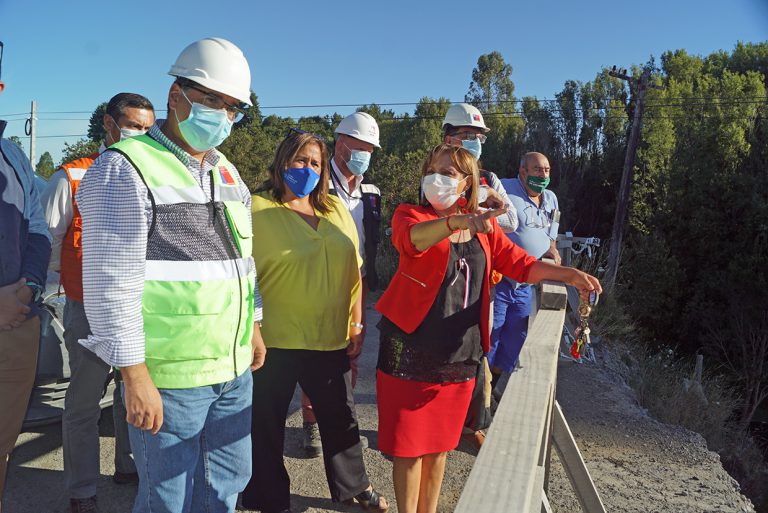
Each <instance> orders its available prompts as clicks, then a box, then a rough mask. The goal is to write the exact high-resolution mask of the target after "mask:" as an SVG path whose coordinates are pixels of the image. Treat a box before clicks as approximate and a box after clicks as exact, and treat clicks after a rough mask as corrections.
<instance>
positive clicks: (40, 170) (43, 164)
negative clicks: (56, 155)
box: [37, 151, 56, 179]
mask: <svg viewBox="0 0 768 513" xmlns="http://www.w3.org/2000/svg"><path fill="white" fill-rule="evenodd" d="M55 170H56V166H54V165H53V157H51V154H50V153H48V152H47V151H46V152H45V153H43V154H42V155H40V160H39V161H38V162H37V174H38V175H40V176H42V177H43V178H45V179H48V178H50V177H51V175H52V174H53V172H54V171H55Z"/></svg>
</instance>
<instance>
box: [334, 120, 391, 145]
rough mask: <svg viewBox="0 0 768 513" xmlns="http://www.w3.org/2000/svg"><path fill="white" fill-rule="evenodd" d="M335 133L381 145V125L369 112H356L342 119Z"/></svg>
mask: <svg viewBox="0 0 768 513" xmlns="http://www.w3.org/2000/svg"><path fill="white" fill-rule="evenodd" d="M333 133H334V134H346V135H348V136H350V137H354V138H355V139H360V140H361V141H365V142H367V143H371V144H373V145H374V146H376V147H377V148H381V146H379V125H378V124H377V123H376V120H375V119H373V116H371V115H370V114H368V113H367V112H355V113H354V114H350V115H349V116H347V117H346V118H344V119H342V120H341V122H340V123H339V126H337V127H336V130H334V132H333Z"/></svg>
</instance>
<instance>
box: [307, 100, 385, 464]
mask: <svg viewBox="0 0 768 513" xmlns="http://www.w3.org/2000/svg"><path fill="white" fill-rule="evenodd" d="M334 133H335V134H336V143H335V146H334V151H333V157H332V158H331V180H330V182H329V184H328V190H329V192H330V193H331V194H334V195H336V196H337V197H338V198H339V199H340V200H341V201H342V203H344V206H346V207H347V210H349V213H350V214H351V215H352V219H353V220H354V221H355V227H356V228H357V235H358V237H359V239H360V256H361V257H362V259H363V265H362V267H361V268H360V274H361V276H362V277H363V299H362V301H363V317H362V321H361V324H362V326H361V329H362V330H363V336H365V324H366V322H365V301H366V297H367V295H368V292H369V291H371V290H376V288H377V287H378V283H379V279H378V276H377V274H376V251H377V248H378V245H379V237H380V233H379V228H380V224H381V191H379V188H378V187H376V186H375V185H374V184H372V183H370V181H369V180H367V179H365V178H364V174H365V172H366V171H367V170H368V166H369V164H370V162H371V155H372V154H373V151H374V149H375V148H381V146H380V145H379V125H378V124H377V123H376V120H375V119H374V118H373V116H371V115H370V114H368V113H367V112H355V113H354V114H350V115H349V116H347V117H345V118H344V119H342V120H341V122H339V125H338V126H337V127H336V130H334ZM358 358H359V356H357V357H355V358H352V359H350V362H349V363H350V367H351V369H352V387H353V388H354V386H355V383H356V382H357V360H358ZM301 412H302V417H303V419H304V440H303V446H304V452H305V454H306V455H307V456H308V457H310V458H317V457H319V456H320V455H321V454H322V444H321V442H320V430H319V428H318V426H317V419H316V418H315V414H314V412H313V411H312V404H311V403H310V401H309V398H308V397H307V396H306V394H304V393H303V392H302V394H301ZM360 438H361V441H363V447H365V445H366V443H367V440H366V439H365V437H362V436H361V437H360Z"/></svg>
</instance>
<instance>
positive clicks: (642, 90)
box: [604, 66, 658, 289]
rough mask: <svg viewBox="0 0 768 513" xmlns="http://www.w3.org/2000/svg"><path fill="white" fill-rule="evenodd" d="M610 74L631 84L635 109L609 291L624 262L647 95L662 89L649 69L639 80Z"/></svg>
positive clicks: (618, 205) (607, 279)
mask: <svg viewBox="0 0 768 513" xmlns="http://www.w3.org/2000/svg"><path fill="white" fill-rule="evenodd" d="M608 74H609V75H610V76H612V77H615V78H620V79H622V80H626V81H627V83H628V84H629V92H630V95H631V96H630V105H631V104H632V103H633V102H634V104H635V109H634V115H633V116H632V128H631V129H630V132H629V138H628V139H627V152H626V154H625V155H624V170H623V172H622V173H621V183H620V184H619V197H618V198H617V201H616V214H615V216H614V218H613V231H612V232H611V244H610V249H609V252H608V269H607V270H606V274H605V279H604V281H605V284H606V286H607V288H609V289H610V288H612V287H613V285H615V283H616V275H617V274H618V271H619V260H620V259H621V242H622V238H623V237H624V231H625V229H624V228H625V225H626V221H627V210H629V196H630V192H631V190H632V173H633V168H634V165H635V154H636V153H637V144H638V143H639V142H640V130H641V128H642V124H643V111H644V110H645V95H646V93H647V92H648V89H649V88H651V87H652V88H658V86H655V85H653V84H650V81H651V69H650V68H649V67H646V68H645V70H643V72H642V73H641V74H640V76H639V77H636V76H631V77H630V76H629V75H627V70H626V69H624V70H617V69H616V66H614V67H613V69H612V70H611V71H609V72H608Z"/></svg>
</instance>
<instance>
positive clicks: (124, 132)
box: [120, 128, 147, 141]
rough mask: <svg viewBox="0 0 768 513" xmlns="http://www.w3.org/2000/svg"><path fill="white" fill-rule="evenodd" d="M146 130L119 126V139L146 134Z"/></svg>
mask: <svg viewBox="0 0 768 513" xmlns="http://www.w3.org/2000/svg"><path fill="white" fill-rule="evenodd" d="M146 133H147V131H146V130H132V129H130V128H121V129H120V140H121V141H122V140H123V139H129V138H131V137H136V136H138V135H144V134H146Z"/></svg>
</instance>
